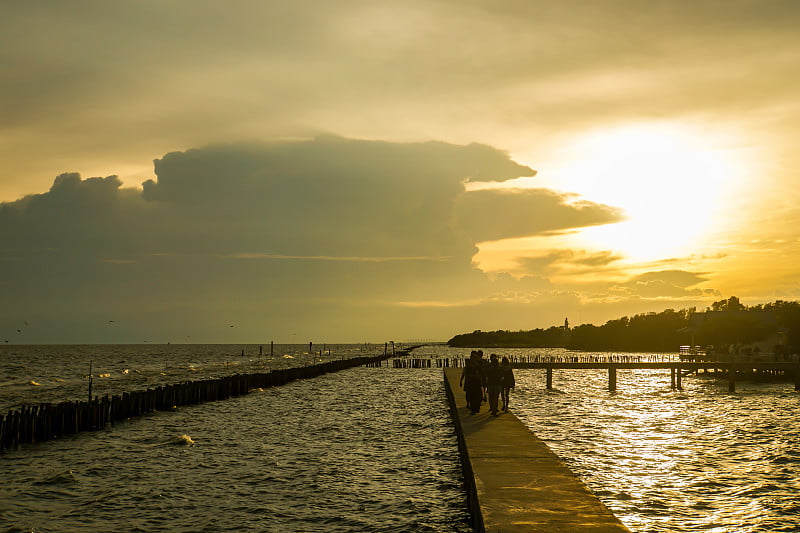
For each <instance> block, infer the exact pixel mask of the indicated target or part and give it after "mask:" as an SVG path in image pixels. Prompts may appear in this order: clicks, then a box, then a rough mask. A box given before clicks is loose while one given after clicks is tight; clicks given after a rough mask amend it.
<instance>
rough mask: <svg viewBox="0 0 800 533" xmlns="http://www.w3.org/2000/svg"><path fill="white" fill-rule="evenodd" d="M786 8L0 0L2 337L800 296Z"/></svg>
mask: <svg viewBox="0 0 800 533" xmlns="http://www.w3.org/2000/svg"><path fill="white" fill-rule="evenodd" d="M798 27H800V3H798V2H796V1H794V0H783V1H778V0H713V1H712V0H692V1H683V0H675V1H670V2H641V1H639V0H637V1H633V0H592V1H588V0H585V1H584V0H582V1H578V0H564V1H560V2H552V1H539V0H518V1H517V0H508V1H503V2H489V1H477V0H458V1H455V0H452V1H451V0H424V1H414V0H404V1H402V2H401V1H382V2H374V1H362V0H342V1H337V2H328V1H321V0H298V1H296V2H273V1H271V0H258V1H255V0H252V1H251V0H231V1H228V2H217V1H213V2H212V1H209V0H165V1H155V0H150V1H148V0H136V1H134V0H111V1H109V0H95V1H80V0H79V1H75V2H69V3H65V2H60V1H54V0H53V1H49V0H38V1H36V2H26V1H15V0H11V1H8V2H3V3H2V6H0V65H1V66H2V68H0V162H2V167H0V274H1V275H0V295H2V297H1V298H2V299H1V300H0V301H1V302H2V305H1V306H0V342H8V343H11V344H14V343H140V342H153V343H156V342H163V343H166V342H172V343H179V342H197V343H204V342H219V343H227V342H241V343H266V342H270V341H275V342H278V343H298V344H299V343H306V342H311V341H313V342H315V343H349V342H381V343H382V342H386V341H390V340H394V341H398V342H407V341H412V340H446V339H448V338H450V337H451V336H453V335H455V334H458V333H464V332H469V331H473V330H476V329H481V330H495V329H508V330H527V329H534V328H546V327H550V326H552V325H560V324H563V322H564V319H565V318H568V319H569V321H570V324H572V325H577V324H581V323H594V324H602V323H604V322H605V321H607V320H611V319H614V318H618V317H621V316H625V315H628V316H630V315H632V314H637V313H645V312H658V311H661V310H664V309H667V308H672V309H685V308H689V307H696V308H697V309H699V310H702V309H705V308H706V307H707V306H709V305H710V304H711V303H712V302H714V301H716V300H720V299H722V298H728V297H730V296H733V295H735V296H738V297H739V298H740V300H741V301H742V303H744V304H746V305H754V304H757V303H761V302H767V301H773V300H776V299H783V300H796V299H800V268H799V267H798V265H800V235H798V228H800V188H798V187H797V185H798V183H799V180H798V169H800V152H799V151H798V150H796V147H797V145H798V141H799V140H800V99H798V98H797V95H798V94H800V83H799V81H800V40H799V39H797V31H796V30H797V28H798Z"/></svg>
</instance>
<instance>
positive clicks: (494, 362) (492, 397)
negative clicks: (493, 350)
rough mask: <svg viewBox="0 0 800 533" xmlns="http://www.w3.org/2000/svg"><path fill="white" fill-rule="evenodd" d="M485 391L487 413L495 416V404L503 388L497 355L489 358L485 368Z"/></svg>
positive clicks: (496, 412)
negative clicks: (486, 394)
mask: <svg viewBox="0 0 800 533" xmlns="http://www.w3.org/2000/svg"><path fill="white" fill-rule="evenodd" d="M485 379H486V390H487V393H488V395H489V412H491V413H492V414H493V415H494V416H497V414H498V411H497V402H498V399H499V397H500V390H501V389H502V386H503V374H502V371H501V369H500V361H499V360H498V357H497V354H492V355H490V356H489V365H488V366H487V367H486V376H485Z"/></svg>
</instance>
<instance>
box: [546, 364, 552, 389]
mask: <svg viewBox="0 0 800 533" xmlns="http://www.w3.org/2000/svg"><path fill="white" fill-rule="evenodd" d="M547 390H553V369H552V368H548V369H547Z"/></svg>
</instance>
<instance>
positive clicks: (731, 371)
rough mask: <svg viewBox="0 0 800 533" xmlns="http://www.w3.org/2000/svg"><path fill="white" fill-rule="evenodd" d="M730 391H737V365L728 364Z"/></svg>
mask: <svg viewBox="0 0 800 533" xmlns="http://www.w3.org/2000/svg"><path fill="white" fill-rule="evenodd" d="M728 392H736V367H735V366H734V365H733V363H731V364H730V365H728Z"/></svg>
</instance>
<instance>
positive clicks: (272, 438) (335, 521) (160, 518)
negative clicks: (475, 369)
mask: <svg viewBox="0 0 800 533" xmlns="http://www.w3.org/2000/svg"><path fill="white" fill-rule="evenodd" d="M0 502H2V504H0V530H2V531H19V532H23V531H24V532H73V531H75V532H78V531H81V532H83V531H91V532H108V531H141V532H149V531H170V532H182V531H185V532H189V531H208V532H218V531H237V532H240V531H259V532H261V531H266V532H273V531H274V532H343V533H355V532H367V531H370V532H372V531H374V532H403V531H409V532H415V531H418V532H448V533H449V532H456V533H458V532H464V533H466V532H468V531H469V530H470V529H469V525H468V522H467V510H466V504H465V497H464V493H463V481H462V479H461V472H460V464H459V461H458V451H457V446H456V440H455V433H454V430H453V426H452V423H451V421H450V415H449V412H448V409H447V404H446V401H445V395H444V385H443V382H442V377H441V374H440V373H433V372H418V371H416V370H389V369H386V368H355V369H350V370H346V371H342V372H337V373H333V374H326V375H323V376H320V377H317V378H314V379H310V380H302V381H296V382H292V383H289V384H287V385H284V386H281V387H274V388H270V389H266V390H262V391H254V392H252V393H251V394H248V395H246V396H242V397H238V398H233V399H230V400H225V401H220V402H211V403H205V404H201V405H195V406H189V407H183V408H180V409H177V410H175V411H172V412H160V413H154V414H152V415H148V416H145V417H142V418H139V419H134V420H130V421H126V422H124V423H122V424H118V425H115V426H113V427H111V428H108V429H106V430H103V431H98V432H94V433H83V434H79V435H77V436H74V437H69V438H63V439H59V440H55V441H49V442H45V443H40V444H38V445H34V446H29V447H27V448H25V449H20V450H15V451H12V452H10V453H7V454H5V455H0Z"/></svg>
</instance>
